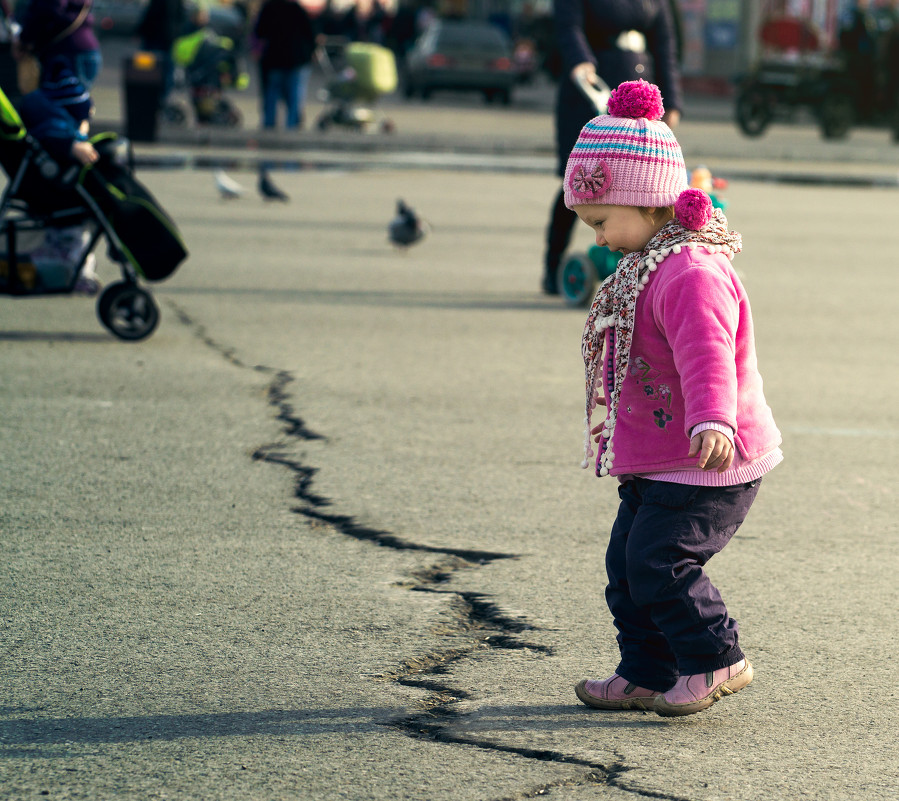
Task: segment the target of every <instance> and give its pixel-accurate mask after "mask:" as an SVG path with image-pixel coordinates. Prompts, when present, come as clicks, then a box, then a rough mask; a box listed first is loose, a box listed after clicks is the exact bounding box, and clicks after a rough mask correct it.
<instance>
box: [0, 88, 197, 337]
mask: <svg viewBox="0 0 899 801" xmlns="http://www.w3.org/2000/svg"><path fill="white" fill-rule="evenodd" d="M37 101H39V98H36V99H35V102H37ZM51 105H52V104H51ZM28 108H29V106H28V104H24V105H23V110H27V109H28ZM28 113H31V112H30V111H29V112H28ZM35 119H36V126H37V129H38V130H40V129H41V118H40V117H36V118H35ZM59 121H60V120H57V122H59ZM42 135H43V141H44V144H42V143H41V142H40V141H38V139H37V138H36V137H35V136H33V135H32V134H30V133H29V132H28V130H26V127H25V125H24V123H23V121H22V117H21V116H20V115H19V113H18V112H17V111H16V109H15V108H14V107H13V105H12V104H11V103H10V102H9V99H8V98H7V97H6V95H5V94H4V93H3V92H2V91H0V165H2V167H3V170H4V171H5V172H6V174H7V177H8V179H9V180H8V183H7V184H6V186H5V188H4V190H3V193H2V195H0V249H3V250H4V251H5V252H3V253H2V254H0V294H6V295H14V296H34V295H46V294H54V293H55V294H61V293H69V292H72V291H73V290H74V289H75V287H76V285H77V283H78V281H79V280H80V279H81V278H82V277H83V272H84V269H85V266H86V265H87V264H88V263H89V262H90V261H91V258H92V257H93V250H94V248H95V247H96V245H97V243H98V242H99V240H100V239H101V238H105V239H106V241H107V244H108V253H109V257H110V259H111V260H112V261H114V262H117V263H118V264H119V266H120V268H121V272H122V279H123V280H121V281H117V282H115V283H112V284H109V285H108V286H107V287H106V288H105V289H104V290H103V292H102V294H101V295H100V297H99V299H98V301H97V314H98V316H99V318H100V321H101V323H102V324H103V325H104V326H105V327H106V328H107V329H109V331H110V332H112V333H113V334H114V335H115V336H117V337H119V338H120V339H124V340H140V339H144V338H145V337H147V336H149V335H150V334H151V333H152V332H153V330H154V329H155V328H156V325H157V323H158V322H159V310H158V308H157V306H156V304H155V302H154V301H153V298H152V296H151V295H150V293H149V292H147V291H146V290H145V289H143V288H142V287H140V286H139V285H138V276H140V277H142V278H145V279H146V280H149V281H155V280H161V279H163V278H166V277H167V276H169V275H170V274H171V273H172V272H174V270H175V269H176V268H177V266H178V265H179V264H180V263H181V261H183V260H184V258H185V257H186V255H187V251H186V250H185V248H184V244H183V242H182V240H181V236H180V234H179V233H178V230H177V228H176V226H175V224H174V223H173V222H172V221H171V219H170V218H169V217H168V215H166V213H165V211H164V210H163V209H162V208H161V207H160V206H159V204H158V203H157V202H156V200H155V198H153V196H152V195H151V194H150V192H149V191H147V189H146V188H145V187H143V185H142V184H140V182H138V181H137V180H136V179H135V178H134V176H133V174H132V167H131V165H132V159H131V155H130V144H129V143H128V142H127V141H126V140H124V139H119V138H118V137H117V136H116V135H115V134H99V135H97V136H94V137H92V138H91V139H90V141H89V142H88V141H83V140H81V139H78V140H72V139H69V140H68V143H69V144H68V150H66V149H65V144H63V142H64V138H63V137H62V136H58V137H56V138H55V139H54V137H52V136H50V135H48V134H46V132H44V133H43V134H42ZM78 154H81V155H80V156H79V155H78ZM62 231H78V232H79V236H78V241H77V242H74V243H72V244H73V246H74V247H75V253H74V254H66V255H67V256H71V257H72V259H73V261H69V262H66V261H65V260H60V261H59V262H58V263H57V266H58V268H59V269H58V270H56V271H50V270H48V269H47V267H46V264H44V265H41V264H40V260H39V259H36V258H35V255H36V253H37V251H38V250H40V248H41V243H42V242H43V243H46V242H47V241H48V233H49V234H50V235H51V236H50V237H49V238H52V236H53V235H56V236H59V235H60V232H62Z"/></svg>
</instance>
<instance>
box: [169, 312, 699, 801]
mask: <svg viewBox="0 0 899 801" xmlns="http://www.w3.org/2000/svg"><path fill="white" fill-rule="evenodd" d="M167 304H168V305H169V306H170V307H171V308H172V310H173V311H174V313H175V314H176V316H177V317H178V320H179V321H180V322H181V323H182V324H183V325H185V326H187V327H188V328H190V329H191V330H192V331H193V333H194V335H195V336H196V337H197V338H198V339H199V340H200V341H201V342H202V343H203V344H204V345H206V346H207V347H209V348H212V349H213V350H215V351H216V352H218V353H220V354H221V355H222V356H223V357H224V358H225V359H226V360H227V361H228V362H230V363H231V364H233V365H234V366H235V367H240V368H243V369H252V370H255V371H258V372H260V373H265V374H268V375H271V376H272V378H271V380H270V382H269V385H268V391H267V399H268V403H269V405H270V406H271V407H273V408H274V409H276V410H277V416H276V419H277V420H278V421H280V422H281V423H282V424H283V426H284V428H283V433H284V434H285V435H286V436H287V437H289V438H291V439H299V440H304V441H313V440H324V441H327V438H326V437H325V436H323V435H321V434H319V433H317V432H315V431H314V430H312V429H310V428H309V427H308V426H307V425H306V423H305V421H304V420H303V419H302V417H300V416H299V415H298V414H297V413H296V410H295V408H294V406H293V404H292V402H291V399H290V394H289V393H288V391H287V386H288V385H289V384H290V383H291V382H292V381H293V380H294V378H293V376H292V375H291V374H290V373H289V372H288V371H286V370H279V369H276V368H272V367H267V366H264V365H255V366H252V367H251V366H250V365H247V364H246V363H245V362H244V361H243V360H241V359H240V358H239V357H238V356H237V350H236V349H235V348H232V347H228V346H225V345H223V344H221V343H219V342H217V341H216V340H214V339H213V338H212V337H211V336H209V335H208V333H207V332H206V329H205V327H204V326H202V325H200V324H199V323H197V322H196V321H194V320H193V319H192V318H191V317H190V316H189V315H188V314H187V313H186V312H185V311H184V310H183V309H181V308H180V307H178V306H177V305H176V304H175V303H174V302H173V301H171V300H170V299H167ZM282 448H283V442H278V443H271V444H268V445H263V446H260V447H258V448H257V449H256V450H255V451H254V452H253V454H252V458H253V459H254V460H259V461H263V462H266V463H269V464H275V465H279V466H281V467H286V468H288V469H289V470H291V471H292V472H293V473H294V475H295V476H296V485H295V490H294V494H295V497H296V498H297V499H298V500H300V501H301V502H302V503H303V505H302V506H297V507H294V508H293V509H292V511H293V512H295V513H297V514H300V515H303V516H304V517H306V518H308V519H310V520H315V521H318V522H320V523H324V524H327V525H329V526H331V527H332V528H334V529H335V530H336V531H338V532H339V533H341V534H344V535H346V536H348V537H351V538H353V539H356V540H361V541H366V542H371V543H372V544H374V545H378V546H380V547H386V548H393V549H395V550H413V551H419V552H424V553H433V554H440V555H443V556H444V557H447V558H446V559H444V560H443V561H442V562H440V563H438V564H434V565H432V566H431V567H429V568H425V569H422V570H418V571H415V572H414V573H413V574H411V576H410V578H412V579H414V581H412V582H398V584H399V585H400V586H406V587H407V588H408V589H409V590H410V591H412V592H426V593H434V594H441V595H446V596H448V597H449V598H450V599H451V601H452V603H451V606H452V608H453V610H454V613H455V614H454V623H455V625H454V631H453V632H452V633H454V634H456V635H461V636H463V637H468V638H469V642H467V643H466V644H464V645H462V646H459V647H456V648H448V649H443V650H438V651H433V652H430V653H427V654H424V655H419V656H417V657H413V658H410V659H407V660H405V661H404V662H402V663H401V664H400V666H399V668H398V669H397V670H395V671H390V672H386V673H382V674H381V675H380V678H382V679H385V680H389V681H394V682H396V683H397V684H399V685H402V686H405V687H413V688H416V689H420V690H424V691H425V692H427V693H428V694H427V695H426V696H425V697H424V698H423V699H421V700H420V701H419V702H418V707H419V709H420V710H421V711H420V712H418V713H417V714H413V715H408V716H403V717H399V718H395V719H393V720H392V721H390V722H389V723H388V724H385V725H387V726H389V727H391V728H394V729H397V730H399V731H401V732H403V733H404V734H406V735H407V736H409V737H414V738H416V739H422V740H430V741H432V742H438V743H445V744H450V745H463V746H470V747H475V748H480V749H483V750H485V751H492V752H494V753H504V754H513V755H516V756H520V757H522V758H525V759H531V760H537V761H541V762H553V763H558V764H566V765H573V766H579V767H584V768H588V769H589V770H590V772H589V773H587V774H586V775H585V776H583V777H582V778H581V779H580V780H577V779H571V780H562V781H559V782H554V783H550V784H546V785H542V786H540V787H538V788H535V789H532V790H530V791H526V792H523V793H522V794H519V795H516V796H508V797H504V798H502V799H497V801H514V800H515V799H525V798H535V797H538V796H540V795H544V794H546V793H547V792H549V791H550V790H552V789H556V788H562V787H578V786H583V785H587V784H603V785H607V786H611V787H615V788H616V789H619V790H621V791H623V792H628V793H632V794H634V795H637V796H642V797H644V798H656V799H663V800H664V801H689V799H685V798H683V797H681V796H674V795H670V794H667V793H661V792H655V791H651V790H639V789H636V788H633V787H628V786H627V785H625V784H623V783H622V782H621V781H620V777H621V776H623V775H624V774H625V773H626V772H627V771H629V770H630V768H629V767H627V766H626V765H625V764H624V763H623V761H620V760H619V761H616V762H614V763H612V764H604V763H600V762H593V761H591V760H588V759H582V758H580V757H576V756H572V755H569V754H565V753H563V752H561V751H555V750H552V749H534V748H526V747H523V746H511V745H504V744H503V743H499V742H495V741H493V740H482V739H479V738H476V737H469V736H464V735H461V734H455V733H452V732H450V731H449V730H448V729H447V726H446V723H448V722H449V721H451V720H452V719H454V718H458V717H460V716H461V715H462V714H463V713H460V712H459V711H458V710H457V709H455V708H454V705H455V704H458V703H459V702H461V701H464V700H466V699H468V698H470V697H471V695H470V694H469V693H467V692H466V691H464V690H460V689H458V688H455V687H451V686H449V685H448V684H444V683H442V682H440V681H438V680H437V677H439V676H440V675H441V674H443V673H446V672H447V669H448V667H449V666H450V665H451V664H452V663H453V662H456V661H458V660H461V659H467V658H474V657H475V656H476V654H477V652H478V651H481V650H482V649H503V650H527V651H532V652H534V653H537V654H540V655H545V656H551V655H552V654H553V649H552V647H550V646H546V645H540V644H537V643H533V642H528V641H526V640H523V639H521V638H520V637H519V636H518V635H520V634H521V633H522V632H525V631H528V630H534V629H535V628H536V626H533V625H531V624H529V623H528V622H527V621H526V620H524V619H523V618H520V617H518V618H512V617H509V616H508V615H506V614H505V613H504V612H503V611H502V610H501V609H500V607H499V606H498V605H497V604H496V603H495V602H494V601H492V600H491V599H490V596H489V595H486V594H484V593H478V592H471V591H460V590H451V589H445V588H442V587H441V586H440V585H443V584H446V583H447V582H449V581H450V580H451V579H452V576H453V574H454V573H455V572H457V571H459V570H462V569H465V568H469V567H481V566H484V565H487V564H490V563H491V562H493V561H496V560H500V559H516V558H518V557H517V555H516V554H509V553H501V552H496V551H484V550H477V549H467V548H449V547H437V546H431V545H424V544H421V543H416V542H411V541H409V540H406V539H403V538H401V537H398V536H396V535H395V534H393V533H391V532H389V531H383V530H380V529H376V528H372V527H370V526H366V525H363V524H361V523H359V522H357V521H356V520H355V518H353V517H352V516H350V515H344V514H337V513H330V512H325V511H323V507H328V506H330V505H331V503H332V502H331V500H330V499H329V498H325V497H324V496H321V495H318V494H317V493H315V492H313V490H312V484H313V479H314V477H315V475H316V473H317V472H318V470H317V468H314V467H311V466H309V465H306V464H303V463H302V462H300V461H298V460H296V459H293V458H290V457H288V456H286V455H285V454H284V453H283V452H281V449H282Z"/></svg>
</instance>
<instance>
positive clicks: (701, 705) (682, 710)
mask: <svg viewBox="0 0 899 801" xmlns="http://www.w3.org/2000/svg"><path fill="white" fill-rule="evenodd" d="M752 673H753V671H752V665H751V664H750V663H749V660H748V659H747V660H746V665H745V666H744V667H743V669H742V670H741V671H740V672H739V673H737V675H736V676H731V677H730V678H729V679H728V680H727V681H723V682H721V684H719V685H718V687H716V688H715V691H714V692H713V693H710V694H709V695H707V696H706V697H705V698H701V699H700V700H698V701H693V702H691V703H689V704H669V703H668V702H667V701H666V700H665V696H664V695H660V696H659V697H658V698H656V701H655V704H654V705H653V709H654V710H655V711H656V712H657V713H658V714H659V715H661V716H662V717H666V718H672V717H679V716H681V715H693V714H695V713H696V712H702V710H703V709H708V708H709V707H710V706H711V705H712V704H714V703H715V701H720V700H721V699H722V698H724V696H725V695H733V694H734V693H737V692H739V691H740V690H742V689H743V688H744V687H746V686H747V685H748V684H749V683H750V682H751V681H752Z"/></svg>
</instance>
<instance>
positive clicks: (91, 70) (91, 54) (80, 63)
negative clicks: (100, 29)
mask: <svg viewBox="0 0 899 801" xmlns="http://www.w3.org/2000/svg"><path fill="white" fill-rule="evenodd" d="M102 66H103V56H102V55H101V53H100V51H99V50H88V51H85V52H83V53H77V54H76V55H75V58H74V70H73V71H74V73H75V75H76V76H77V78H78V80H79V81H81V83H83V84H84V88H85V89H87V90H88V91H90V88H91V87H92V86H93V85H94V81H96V80H97V76H98V75H99V74H100V68H101V67H102Z"/></svg>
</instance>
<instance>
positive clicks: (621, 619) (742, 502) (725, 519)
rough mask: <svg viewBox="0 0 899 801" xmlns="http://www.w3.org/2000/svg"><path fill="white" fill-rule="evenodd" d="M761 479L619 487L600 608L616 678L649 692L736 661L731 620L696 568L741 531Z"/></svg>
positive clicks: (642, 483) (736, 644) (737, 648)
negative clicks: (609, 624)
mask: <svg viewBox="0 0 899 801" xmlns="http://www.w3.org/2000/svg"><path fill="white" fill-rule="evenodd" d="M760 483H761V479H758V480H756V481H752V482H750V483H748V484H740V485H738V486H735V487H694V486H690V485H686V484H673V483H670V482H666V481H652V480H650V479H646V478H635V479H631V480H630V481H627V482H626V483H624V484H622V485H621V486H620V487H619V489H618V494H619V496H620V497H621V505H620V506H619V507H618V517H617V518H616V519H615V523H614V525H613V526H612V535H611V539H610V541H609V549H608V551H607V552H606V571H607V573H608V576H609V586H608V587H607V588H606V601H607V602H608V604H609V609H610V610H611V612H612V615H613V617H614V618H615V627H616V628H617V629H618V647H619V649H620V651H621V662H620V664H619V665H618V669H617V671H616V672H617V673H618V674H619V675H620V676H624V677H625V678H626V679H627V680H628V681H631V682H633V683H634V684H637V685H639V686H640V687H646V688H648V689H650V690H658V691H660V692H664V691H666V690H669V689H671V687H673V686H674V683H675V682H676V681H677V677H678V676H679V675H690V674H694V673H706V672H708V671H711V670H718V669H719V668H723V667H727V666H728V665H733V664H735V663H736V662H739V661H740V660H741V659H742V658H743V652H742V651H741V650H740V646H739V642H738V639H739V638H738V632H737V622H736V621H735V620H734V619H733V618H731V617H730V616H729V615H728V614H727V608H726V607H725V606H724V601H722V600H721V594H720V593H719V592H718V590H717V589H715V587H714V585H713V584H712V582H711V581H710V580H709V577H708V576H707V575H706V573H705V571H704V570H703V569H702V566H703V565H704V564H705V563H706V562H708V561H709V559H711V558H712V557H713V556H714V555H715V554H716V553H718V551H720V550H721V549H722V548H723V547H724V546H725V545H727V543H728V541H729V540H730V538H731V537H732V536H733V535H734V533H735V532H736V530H737V529H738V528H739V527H740V524H741V523H742V522H743V519H744V518H745V517H746V514H747V512H748V511H749V507H750V506H751V505H752V502H753V500H755V496H756V494H757V493H758V490H759V484H760Z"/></svg>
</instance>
